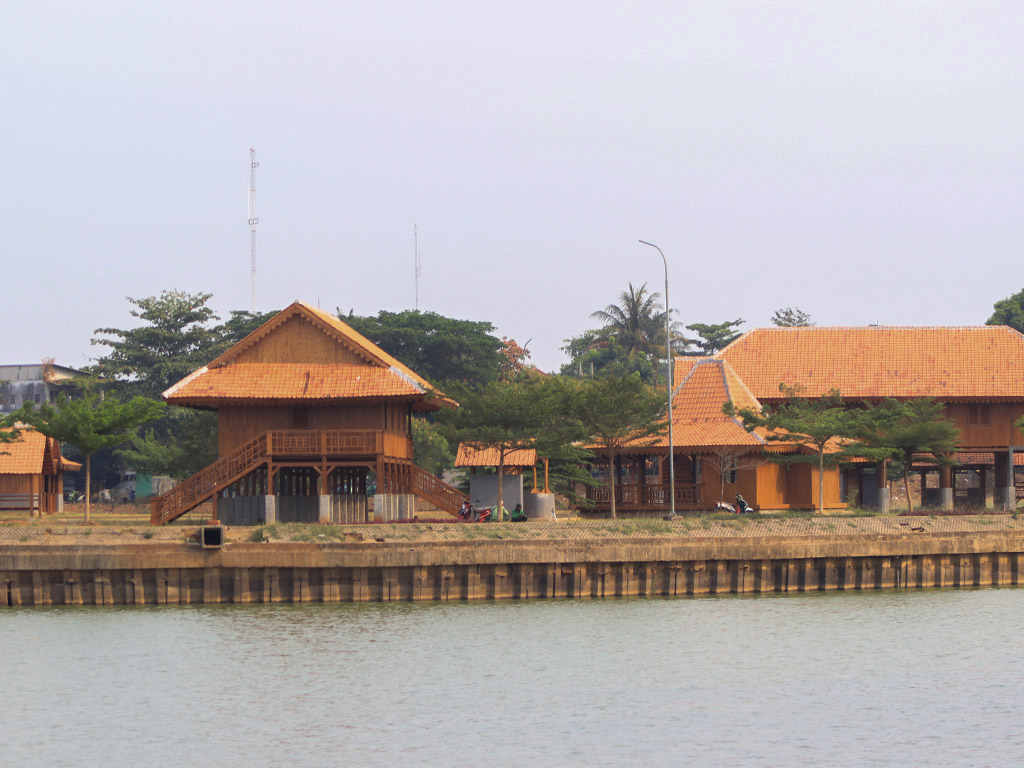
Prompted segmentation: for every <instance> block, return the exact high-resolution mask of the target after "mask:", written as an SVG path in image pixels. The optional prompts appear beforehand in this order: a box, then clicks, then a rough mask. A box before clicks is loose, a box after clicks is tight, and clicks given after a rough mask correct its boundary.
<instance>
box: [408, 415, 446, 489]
mask: <svg viewBox="0 0 1024 768" xmlns="http://www.w3.org/2000/svg"><path fill="white" fill-rule="evenodd" d="M412 460H413V461H414V462H415V463H416V466H418V467H421V468H423V469H425V470H426V471H427V472H430V473H431V474H432V475H436V476H437V477H440V476H441V473H442V472H444V471H445V470H446V469H451V468H452V467H454V466H455V455H454V454H453V453H452V449H451V446H450V445H449V444H448V441H447V440H446V439H445V437H444V435H443V434H441V429H440V427H438V426H437V424H434V423H431V422H430V421H428V420H427V418H425V417H422V416H416V417H414V418H413V420H412Z"/></svg>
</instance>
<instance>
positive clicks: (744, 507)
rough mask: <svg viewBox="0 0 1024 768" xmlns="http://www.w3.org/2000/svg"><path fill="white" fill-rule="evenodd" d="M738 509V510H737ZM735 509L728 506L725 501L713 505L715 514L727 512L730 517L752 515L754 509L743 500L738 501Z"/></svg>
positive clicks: (730, 505)
mask: <svg viewBox="0 0 1024 768" xmlns="http://www.w3.org/2000/svg"><path fill="white" fill-rule="evenodd" d="M737 507H738V508H737ZM737 507H734V506H733V505H732V504H729V503H728V502H725V501H720V502H718V503H717V504H715V512H728V513H729V514H730V515H752V514H754V508H753V507H752V506H750V505H749V504H747V502H746V501H744V500H743V499H740V500H739V503H738V505H737Z"/></svg>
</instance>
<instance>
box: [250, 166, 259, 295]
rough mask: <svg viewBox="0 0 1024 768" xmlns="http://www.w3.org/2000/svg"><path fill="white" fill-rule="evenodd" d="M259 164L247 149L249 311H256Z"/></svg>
mask: <svg viewBox="0 0 1024 768" xmlns="http://www.w3.org/2000/svg"><path fill="white" fill-rule="evenodd" d="M258 167H259V163H257V162H256V149H255V147H249V278H250V284H251V294H252V295H251V297H250V300H249V309H250V310H251V311H252V312H255V311H256V225H257V224H259V223H260V220H259V219H257V218H256V169H257V168H258Z"/></svg>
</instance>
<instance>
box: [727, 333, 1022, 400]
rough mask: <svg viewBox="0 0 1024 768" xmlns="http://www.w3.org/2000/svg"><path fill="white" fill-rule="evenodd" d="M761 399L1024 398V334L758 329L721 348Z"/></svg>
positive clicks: (737, 371) (728, 361) (741, 376)
mask: <svg viewBox="0 0 1024 768" xmlns="http://www.w3.org/2000/svg"><path fill="white" fill-rule="evenodd" d="M715 359H718V360H723V361H725V362H727V363H729V365H730V366H732V368H733V369H734V370H735V372H736V374H737V375H738V376H739V378H740V379H742V381H743V382H744V383H745V384H746V386H747V387H749V391H750V393H751V394H752V396H754V397H756V398H757V399H758V400H762V401H765V400H776V399H780V397H781V394H780V392H779V384H780V383H785V384H788V385H797V386H800V387H802V388H803V391H804V394H805V395H806V396H807V397H820V396H822V395H824V394H826V393H827V392H828V391H829V390H830V389H833V388H836V389H838V390H839V391H840V392H841V393H842V395H843V397H844V398H846V399H853V398H857V399H880V398H885V397H895V398H908V397H931V398H935V399H938V400H958V399H959V400H983V401H995V400H1019V399H1024V376H1021V375H1020V368H1021V365H1022V364H1024V335H1022V334H1020V333H1018V332H1017V331H1015V330H1013V329H1012V328H1008V327H1006V326H998V325H984V326H968V327H957V326H950V327H901V326H868V327H859V328H844V327H809V328H758V329H755V330H753V331H750V332H748V333H745V334H744V335H743V336H741V337H740V338H739V339H737V340H736V341H734V342H733V343H732V344H730V345H729V346H728V347H726V348H725V349H723V350H722V351H720V352H718V353H717V354H716V355H715Z"/></svg>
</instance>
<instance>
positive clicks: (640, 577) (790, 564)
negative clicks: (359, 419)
mask: <svg viewBox="0 0 1024 768" xmlns="http://www.w3.org/2000/svg"><path fill="white" fill-rule="evenodd" d="M1022 572H1024V532H1018V531H1000V532H992V533H984V534H978V533H972V534H948V533H947V534H927V533H926V534H914V535H902V536H899V535H897V536H837V537H832V538H825V537H821V536H814V537H799V536H794V537H786V538H771V539H725V538H722V539H700V540H681V539H675V540H668V541H666V540H665V539H647V540H636V539H631V540H629V541H609V540H607V539H604V540H591V541H586V540H574V541H572V542H564V541H563V542H505V541H484V542H472V543H464V544H450V543H438V542H417V543H412V544H410V543H376V542H374V543H352V544H343V543H339V544H304V543H292V544H276V543H275V544H248V543H246V544H241V543H236V544H229V545H227V546H225V547H224V548H223V549H218V550H203V549H200V548H199V547H196V546H192V545H187V544H166V543H153V544H144V545H112V546H102V545H101V546H97V545H93V546H88V545H78V546H50V545H41V546H40V545H33V546H24V545H22V546H0V607H3V606H19V605H122V604H135V605H142V604H158V605H163V604H196V603H273V602H296V603H305V602H349V601H353V602H360V601H392V600H402V601H406V600H475V599H506V598H512V599H526V598H536V597H549V598H550V597H573V598H583V597H618V596H638V595H706V594H727V593H741V594H742V593H760V592H795V591H799V592H803V591H824V590H836V589H840V590H848V589H887V588H922V587H951V586H952V587H963V586H989V585H1015V584H1018V583H1020V582H1021V578H1022V576H1021V574H1022Z"/></svg>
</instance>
